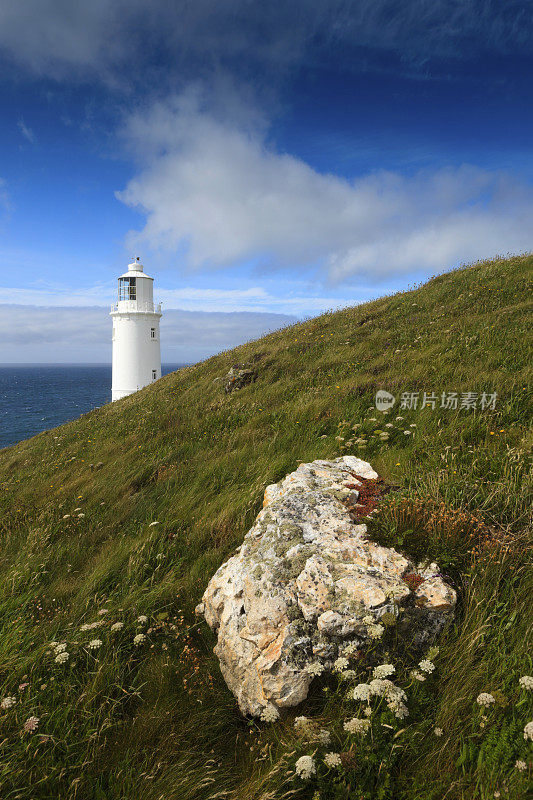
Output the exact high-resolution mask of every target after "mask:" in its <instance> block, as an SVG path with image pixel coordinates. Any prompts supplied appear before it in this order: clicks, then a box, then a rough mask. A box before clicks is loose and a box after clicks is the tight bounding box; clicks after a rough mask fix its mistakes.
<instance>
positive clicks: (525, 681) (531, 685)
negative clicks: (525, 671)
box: [518, 675, 533, 689]
mask: <svg viewBox="0 0 533 800" xmlns="http://www.w3.org/2000/svg"><path fill="white" fill-rule="evenodd" d="M518 683H519V684H520V686H521V687H522V689H533V678H532V677H531V675H522V677H521V678H520V680H519V681H518Z"/></svg>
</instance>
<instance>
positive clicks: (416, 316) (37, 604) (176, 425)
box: [0, 256, 533, 800]
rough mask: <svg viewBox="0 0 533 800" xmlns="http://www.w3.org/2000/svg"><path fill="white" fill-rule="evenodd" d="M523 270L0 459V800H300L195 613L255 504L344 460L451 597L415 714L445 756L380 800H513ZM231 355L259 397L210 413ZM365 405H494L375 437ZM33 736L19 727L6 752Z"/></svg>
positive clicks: (524, 702)
mask: <svg viewBox="0 0 533 800" xmlns="http://www.w3.org/2000/svg"><path fill="white" fill-rule="evenodd" d="M532 266H533V257H531V256H523V257H517V258H511V259H497V260H495V261H491V262H484V263H479V264H475V265H473V266H471V267H468V268H465V269H462V270H458V271H455V272H452V273H449V274H446V275H442V276H439V277H436V278H434V279H433V280H431V281H430V282H429V283H427V284H426V285H424V286H422V287H419V288H417V289H414V290H413V291H411V292H404V293H400V294H397V295H394V296H392V297H387V298H382V299H380V300H377V301H375V302H373V303H367V304H365V305H362V306H356V307H354V308H351V309H346V310H344V311H340V312H336V313H330V314H325V315H323V316H321V317H318V318H316V319H312V320H309V321H307V322H304V323H300V324H298V325H295V326H292V327H290V328H286V329H284V330H281V331H277V332H274V333H272V334H270V335H269V336H267V337H264V338H263V339H261V340H259V341H257V342H251V343H249V344H247V345H243V346H242V347H239V348H237V349H236V350H234V351H231V352H228V353H222V354H220V355H218V356H215V357H213V358H211V359H208V360H207V361H205V362H203V363H201V364H197V365H195V366H193V367H188V368H185V369H183V370H180V371H178V372H177V373H174V374H172V375H168V376H166V377H165V378H162V379H161V380H160V381H158V382H157V383H156V384H155V385H152V386H151V387H149V388H147V389H144V390H142V391H141V392H139V393H137V394H136V395H134V396H131V397H128V398H125V399H124V400H122V401H120V402H117V403H114V404H113V405H109V406H106V407H103V408H101V409H98V410H96V411H94V412H91V413H90V414H87V415H84V416H83V417H80V419H79V420H76V421H75V422H72V423H69V424H67V425H64V426H62V427H60V428H57V429H55V430H53V431H49V432H47V433H44V434H40V435H39V436H36V437H34V438H33V439H31V440H29V441H27V442H22V443H20V444H19V445H17V446H16V447H12V448H8V449H6V450H4V451H1V452H0V511H1V515H0V534H1V547H0V582H1V600H0V628H1V635H0V696H2V697H5V696H10V697H11V696H13V697H15V698H16V704H15V705H14V706H13V707H12V708H11V709H9V710H6V711H3V712H0V743H1V748H2V750H1V755H0V787H1V788H0V797H1V798H2V799H3V798H10V799H11V798H19V799H20V800H26V799H27V800H30V798H31V800H37V799H39V800H41V799H42V800H48V799H50V800H57V799H58V798H65V799H67V798H68V800H71V799H72V798H78V800H80V798H81V799H83V800H85V798H87V800H93V799H94V800H102V798H105V800H122V799H124V800H125V799H126V798H128V800H129V799H130V798H147V799H148V800H152V798H153V799H154V800H155V799H156V798H165V800H174V799H175V800H192V799H193V798H195V799H196V798H199V799H200V798H205V800H208V798H209V799H210V798H215V797H227V798H231V800H241V799H242V800H244V798H250V797H253V798H256V797H257V798H262V800H267V798H270V797H272V798H274V797H282V796H290V795H294V796H298V797H312V796H313V792H314V791H315V788H313V786H312V785H311V784H306V785H297V784H296V783H295V782H294V778H293V776H294V757H295V756H294V755H289V754H291V753H293V754H294V752H295V751H296V747H297V742H296V740H295V738H294V732H293V727H292V715H288V716H287V718H285V719H282V720H280V721H279V722H278V723H276V724H275V725H273V726H264V725H259V724H257V723H255V722H252V721H248V720H245V719H243V718H242V717H241V716H240V715H239V713H238V712H237V710H236V706H235V702H234V699H233V697H232V695H231V694H230V693H229V692H228V690H227V688H226V686H225V684H224V682H223V680H222V678H221V675H220V672H219V669H218V664H217V660H216V658H215V657H214V655H213V653H212V648H213V645H214V639H213V636H212V634H211V633H210V632H209V631H208V630H207V629H206V627H205V626H204V625H202V624H201V623H199V622H198V620H197V619H196V618H195V616H194V606H195V605H196V603H197V602H198V600H199V598H200V596H201V594H202V592H203V590H204V588H205V586H206V584H207V582H208V580H209V578H210V576H211V575H212V573H213V572H214V571H215V570H216V568H217V567H218V566H219V565H220V564H221V563H222V561H223V560H224V559H225V558H227V557H228V555H229V554H230V553H231V552H232V550H233V549H234V548H235V547H236V546H237V545H239V544H240V543H241V541H242V538H243V536H244V534H245V532H246V530H247V529H248V528H249V527H250V525H251V524H252V521H253V519H254V517H255V515H256V514H257V512H258V510H259V509H260V507H261V502H262V493H263V490H264V487H265V485H267V484H268V483H272V482H273V481H277V480H279V479H280V478H281V477H283V475H284V474H286V473H287V472H288V471H290V470H292V469H294V468H295V467H296V466H297V464H298V463H299V462H300V461H310V460H313V459H316V458H331V457H336V456H338V455H340V454H341V453H343V452H354V453H357V454H358V455H360V456H361V457H363V458H365V459H367V460H370V461H371V463H372V464H373V466H374V467H375V468H376V469H377V470H378V471H379V472H380V474H381V475H382V476H383V477H384V478H385V479H386V480H387V481H388V482H389V483H390V484H391V485H392V486H393V487H394V491H393V492H392V493H391V494H390V495H389V496H388V497H389V500H388V501H387V503H386V504H385V506H384V508H383V510H382V511H381V512H380V515H378V519H377V521H376V524H375V530H374V533H375V536H376V537H377V538H379V537H381V538H382V539H383V541H386V542H387V543H390V544H393V545H395V546H397V547H398V548H399V549H404V550H405V551H406V552H412V553H413V554H416V555H417V556H418V555H421V554H424V555H431V556H432V557H436V558H438V560H439V563H442V565H443V568H445V569H446V571H447V574H449V575H450V576H451V577H452V579H453V580H454V582H455V584H456V587H457V590H458V592H459V597H460V607H459V611H458V614H457V617H456V622H455V625H454V627H453V628H452V629H451V630H449V631H448V633H447V634H446V636H445V639H444V640H443V643H442V648H441V653H440V654H439V659H438V674H437V677H436V678H435V681H436V683H435V685H434V691H433V694H432V695H431V697H429V696H428V699H427V703H426V705H425V707H424V715H425V717H424V719H426V718H427V719H429V717H431V719H432V720H433V722H434V723H435V724H438V725H439V726H440V727H442V729H443V731H444V735H443V736H442V738H438V737H435V736H429V735H426V736H424V737H418V738H413V741H412V746H409V747H406V748H405V750H404V751H402V753H401V754H399V757H398V758H397V759H396V760H395V762H394V766H393V767H391V770H390V777H389V779H388V784H387V787H386V792H388V794H387V793H386V794H383V797H384V798H394V800H395V799H396V798H410V799H411V798H412V799H413V800H433V799H435V800H437V798H438V799H439V800H440V798H442V797H447V798H452V799H455V798H457V800H459V799H461V800H463V799H466V798H480V800H486V798H489V797H493V796H494V792H495V791H496V792H498V791H499V792H500V793H501V796H502V797H505V796H508V797H510V798H511V797H513V798H515V797H516V798H519V797H521V796H526V795H525V793H526V786H527V778H525V777H524V774H522V773H519V772H517V770H516V768H515V767H514V762H515V760H516V759H517V758H518V757H519V756H522V754H523V749H524V747H525V746H526V743H525V742H524V739H523V736H522V733H521V730H522V729H521V728H520V725H522V728H523V723H524V724H525V722H527V721H528V720H529V719H532V718H533V709H532V708H531V702H530V699H529V697H528V696H522V695H521V696H519V695H518V694H517V690H516V685H517V683H516V682H517V680H518V677H520V675H522V674H531V673H532V671H533V668H532V665H531V657H530V655H529V653H530V652H531V651H530V649H528V648H530V635H531V629H530V624H529V619H530V611H529V607H528V591H530V590H531V585H530V575H531V570H530V567H531V562H530V557H531V551H530V544H529V543H530V536H529V531H530V527H529V525H530V521H529V516H528V515H529V510H530V507H531V477H530V476H531V472H530V462H529V453H530V447H531V430H530V423H531V392H530V387H531V381H530V377H531V374H530V365H531V348H530V344H531V343H530V339H529V338H528V314H529V313H530V308H531V305H530V299H529V298H530V296H531V294H530V292H531V275H532V269H531V268H532ZM252 359H255V364H256V368H257V370H258V379H257V381H256V382H255V383H253V384H251V385H250V386H247V387H245V388H243V389H241V390H236V391H234V392H233V393H232V394H229V395H227V394H225V393H224V391H223V380H222V378H223V376H224V375H225V374H226V372H227V371H228V369H229V368H230V366H232V365H233V364H235V363H247V362H250V361H251V360H252ZM378 388H384V389H387V390H389V391H391V392H393V393H394V394H396V395H397V396H399V394H400V393H401V392H403V391H420V392H423V391H428V392H432V391H433V392H436V393H437V394H440V393H441V392H443V391H444V392H450V391H457V392H458V393H459V394H460V393H462V392H477V393H479V394H481V393H482V392H484V391H490V392H497V394H498V399H497V403H496V407H495V409H494V410H485V411H482V410H479V409H476V410H467V409H462V410H461V409H457V410H448V409H441V408H440V407H439V406H437V408H435V409H431V408H425V409H423V410H421V409H420V408H418V409H416V410H405V411H402V410H398V404H397V405H396V406H395V410H394V411H393V412H391V414H390V415H389V416H388V418H389V419H390V420H391V424H392V425H393V428H392V429H388V430H389V431H390V432H391V435H390V437H389V438H388V439H387V440H383V439H382V438H381V437H380V435H379V434H377V433H376V430H383V425H384V418H383V417H382V416H381V415H380V414H379V413H378V412H376V411H375V409H372V406H373V405H374V401H373V398H374V394H375V391H376V390H377V389H378ZM396 416H402V417H403V420H396ZM374 419H375V420H376V421H375V422H374V421H373V420H374ZM353 425H359V426H360V427H359V428H357V430H356V432H353V431H352V430H351V429H352V427H353ZM412 425H416V428H411V426H412ZM348 428H349V429H350V431H351V432H349V433H348V435H344V434H342V435H340V434H339V431H345V432H348ZM404 430H411V431H412V432H413V431H414V433H411V434H409V435H406V434H404ZM339 436H341V439H344V442H343V441H340V440H339V438H338V437H339ZM350 437H351V438H350ZM356 439H363V440H364V441H363V442H362V443H361V442H360V443H356ZM348 442H350V444H349V446H348V445H347V443H348ZM76 509H79V510H76ZM152 523H157V524H152ZM104 608H105V609H108V610H107V611H106V612H105V613H104V614H102V615H99V613H98V612H99V611H101V610H103V609H104ZM142 615H146V616H147V617H148V622H147V623H146V624H141V623H138V622H137V619H138V617H139V616H142ZM99 621H100V622H102V624H101V625H99V626H98V627H97V628H93V629H90V630H87V631H82V630H80V629H81V627H82V625H84V624H85V625H87V624H91V623H94V622H99ZM117 621H120V622H123V623H124V627H123V629H122V630H121V631H119V632H118V633H112V632H111V625H112V624H113V623H114V622H117ZM139 633H143V635H145V636H146V639H145V640H143V642H142V643H141V644H139V645H136V644H134V637H135V636H137V635H138V634H139ZM94 638H98V639H100V640H101V641H102V645H101V646H99V647H98V649H96V650H90V649H89V648H88V643H89V642H90V641H91V640H92V639H94ZM54 641H55V642H60V643H61V642H65V643H66V644H67V651H68V652H69V660H68V662H67V663H66V664H58V663H56V661H55V650H54V648H53V647H52V646H51V645H50V643H51V642H54ZM24 684H27V685H26V686H24ZM20 686H22V687H23V688H22V689H19V687H20ZM42 687H45V688H42ZM324 688H328V683H327V680H326V682H325V683H324V684H322V683H321V682H320V681H317V683H316V685H314V686H313V688H312V691H311V695H310V697H309V700H308V702H307V704H306V707H305V710H304V713H307V711H308V710H309V711H310V712H312V713H313V714H316V715H319V716H321V717H323V718H324V720H325V721H328V720H331V721H333V720H334V719H335V717H336V716H337V717H338V715H339V711H340V705H339V703H340V700H339V697H338V695H337V693H336V689H335V686H333V685H331V686H330V688H329V690H328V691H327V692H324V691H323V689H324ZM491 690H494V691H496V692H501V694H502V696H503V697H504V700H502V702H501V705H499V706H498V709H497V710H496V711H495V712H494V715H495V716H494V718H492V717H491V719H490V721H489V723H488V724H487V728H486V729H484V728H483V729H480V728H479V727H476V726H474V727H472V726H473V725H474V722H473V720H475V722H476V725H477V723H478V722H479V719H478V717H479V714H478V717H476V716H475V714H476V713H477V710H476V707H475V697H476V696H477V695H478V694H479V693H480V692H482V691H491ZM498 696H499V695H498ZM296 713H301V711H297V712H296ZM420 713H421V714H422V712H420ZM30 716H35V717H38V718H39V723H38V728H37V731H36V732H35V733H24V732H23V726H24V723H25V721H26V720H27V719H28V718H29V717H30ZM418 722H419V724H421V725H423V724H424V721H423V719H422V717H421V718H420V720H418ZM332 724H333V723H332ZM350 780H351V783H349V784H348V783H345V784H344V785H342V784H341V783H335V782H334V781H332V782H331V787H333V786H335V787H337V788H335V791H337V792H338V794H337V795H335V794H332V795H331V796H332V797H344V796H348V795H346V791H347V788H346V787H347V786H348V785H349V786H350V789H349V791H350V792H351V794H349V796H350V797H363V798H364V800H368V798H367V797H366V795H365V794H364V793H363V790H362V789H361V788H360V787H359V788H358V785H357V782H354V779H353V778H352V779H350ZM383 786H384V783H383V784H382V787H383ZM331 787H330V788H331ZM328 791H329V790H328V789H327V787H326V788H324V787H321V788H320V792H321V797H323V798H326V797H327V792H328ZM331 791H333V789H331ZM384 791H385V789H384ZM343 792H344V794H343ZM357 792H359V794H358V793H357ZM505 792H507V795H506V794H505Z"/></svg>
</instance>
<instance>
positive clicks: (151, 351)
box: [111, 258, 162, 401]
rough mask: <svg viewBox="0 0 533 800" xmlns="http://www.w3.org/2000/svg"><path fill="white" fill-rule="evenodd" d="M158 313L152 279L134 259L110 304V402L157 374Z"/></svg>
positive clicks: (159, 355)
mask: <svg viewBox="0 0 533 800" xmlns="http://www.w3.org/2000/svg"><path fill="white" fill-rule="evenodd" d="M161 316H162V315H161V304H160V303H159V305H157V306H156V305H154V279H153V278H150V277H149V275H147V274H146V273H145V271H144V267H143V265H142V264H140V263H139V259H138V258H136V259H134V260H133V261H132V263H131V264H128V271H127V272H125V273H124V275H121V276H120V278H119V279H118V302H117V303H116V304H115V305H113V306H111V317H112V318H113V378H112V387H111V392H112V397H111V399H112V400H113V401H114V400H120V398H121V397H126V395H128V394H131V393H132V392H136V391H137V390H138V389H142V388H143V386H147V385H148V384H149V383H152V382H153V381H156V380H157V379H158V378H160V377H161V345H160V341H159V320H160V319H161Z"/></svg>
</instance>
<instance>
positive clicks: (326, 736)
mask: <svg viewBox="0 0 533 800" xmlns="http://www.w3.org/2000/svg"><path fill="white" fill-rule="evenodd" d="M316 738H317V741H318V743H319V744H329V743H330V741H331V733H330V732H329V731H328V730H326V729H325V728H320V730H319V732H318V734H317V737H316Z"/></svg>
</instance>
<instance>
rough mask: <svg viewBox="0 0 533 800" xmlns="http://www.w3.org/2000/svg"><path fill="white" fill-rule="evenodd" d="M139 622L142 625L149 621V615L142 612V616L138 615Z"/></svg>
mask: <svg viewBox="0 0 533 800" xmlns="http://www.w3.org/2000/svg"><path fill="white" fill-rule="evenodd" d="M137 622H138V623H139V624H140V625H146V623H147V622H148V617H147V616H145V615H144V614H141V616H140V617H137Z"/></svg>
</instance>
